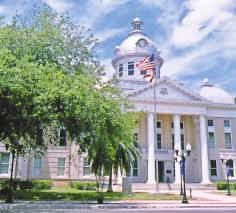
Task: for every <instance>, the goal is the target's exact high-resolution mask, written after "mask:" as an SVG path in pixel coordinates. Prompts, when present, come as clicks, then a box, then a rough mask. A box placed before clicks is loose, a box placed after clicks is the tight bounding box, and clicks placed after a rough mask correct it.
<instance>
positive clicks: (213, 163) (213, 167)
mask: <svg viewBox="0 0 236 213" xmlns="http://www.w3.org/2000/svg"><path fill="white" fill-rule="evenodd" d="M210 166H211V176H217V165H216V160H210Z"/></svg>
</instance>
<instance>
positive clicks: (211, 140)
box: [208, 132, 216, 149]
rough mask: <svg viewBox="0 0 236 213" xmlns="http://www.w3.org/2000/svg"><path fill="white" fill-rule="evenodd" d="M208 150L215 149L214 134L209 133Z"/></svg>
mask: <svg viewBox="0 0 236 213" xmlns="http://www.w3.org/2000/svg"><path fill="white" fill-rule="evenodd" d="M208 148H209V149H215V148H216V145H215V133H214V132H208Z"/></svg>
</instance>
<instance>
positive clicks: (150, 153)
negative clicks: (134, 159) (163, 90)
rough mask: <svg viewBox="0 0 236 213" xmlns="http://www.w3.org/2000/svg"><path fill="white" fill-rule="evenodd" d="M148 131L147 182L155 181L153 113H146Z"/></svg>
mask: <svg viewBox="0 0 236 213" xmlns="http://www.w3.org/2000/svg"><path fill="white" fill-rule="evenodd" d="M147 131H148V180H147V183H156V180H155V142H154V114H153V113H148V114H147Z"/></svg>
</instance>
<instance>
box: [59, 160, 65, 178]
mask: <svg viewBox="0 0 236 213" xmlns="http://www.w3.org/2000/svg"><path fill="white" fill-rule="evenodd" d="M62 159H64V165H63V166H59V161H60V160H62ZM59 168H63V175H61V174H59ZM65 171H66V158H63V157H62V158H57V176H58V177H64V176H65Z"/></svg>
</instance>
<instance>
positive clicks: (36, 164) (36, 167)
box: [32, 158, 41, 177]
mask: <svg viewBox="0 0 236 213" xmlns="http://www.w3.org/2000/svg"><path fill="white" fill-rule="evenodd" d="M40 170H41V158H34V160H33V174H32V175H33V177H38V176H40Z"/></svg>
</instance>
